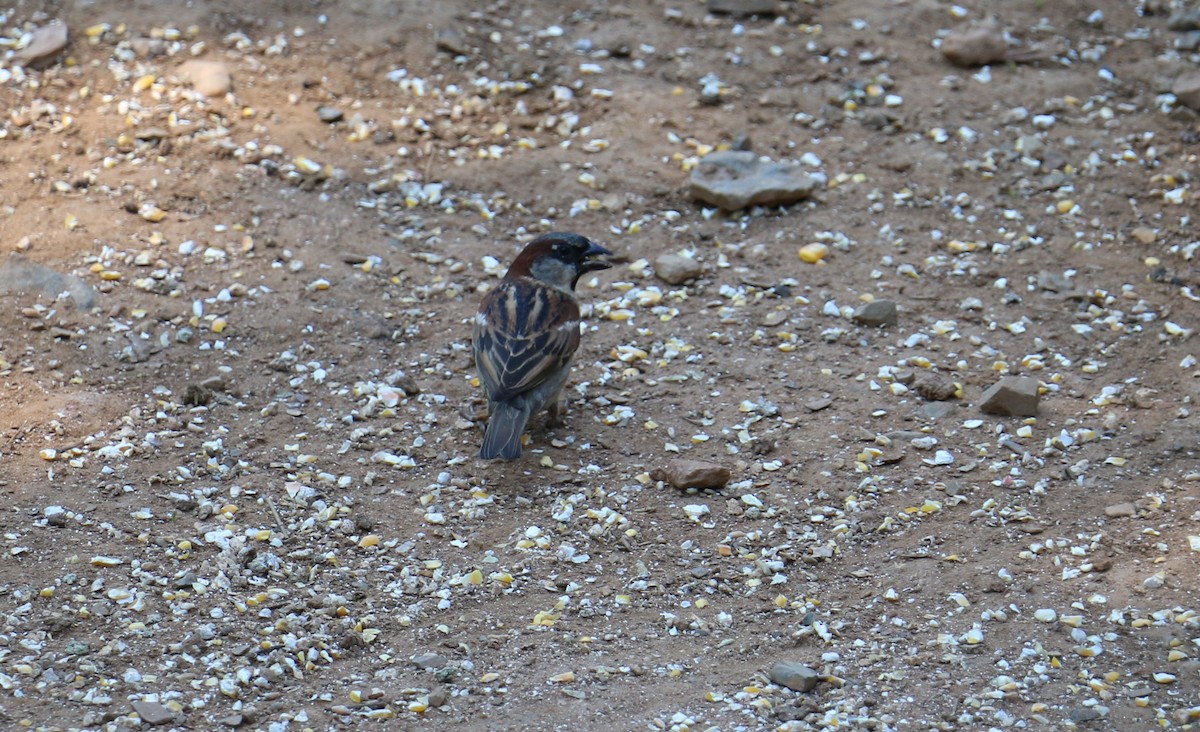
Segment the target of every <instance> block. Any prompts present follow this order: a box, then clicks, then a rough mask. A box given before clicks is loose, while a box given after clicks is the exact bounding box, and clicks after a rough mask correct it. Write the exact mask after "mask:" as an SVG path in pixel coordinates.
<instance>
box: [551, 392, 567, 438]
mask: <svg viewBox="0 0 1200 732" xmlns="http://www.w3.org/2000/svg"><path fill="white" fill-rule="evenodd" d="M566 413H567V405H566V404H564V403H563V402H561V401H559V399H558V395H557V394H555V395H554V399H553V400H551V402H550V404H549V406H547V407H546V426H547V427H549V428H551V429H553V428H555V427H561V426H562V425H563V415H565V414H566Z"/></svg>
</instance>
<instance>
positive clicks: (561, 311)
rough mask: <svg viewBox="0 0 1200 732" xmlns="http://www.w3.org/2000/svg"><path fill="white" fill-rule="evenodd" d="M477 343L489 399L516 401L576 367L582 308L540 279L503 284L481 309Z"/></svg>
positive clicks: (485, 299) (478, 363)
mask: <svg viewBox="0 0 1200 732" xmlns="http://www.w3.org/2000/svg"><path fill="white" fill-rule="evenodd" d="M473 344H474V350H475V365H476V368H477V369H478V370H479V378H480V381H482V382H483V385H484V388H485V389H486V390H487V393H488V398H489V399H491V400H492V401H497V402H499V401H506V400H508V399H512V398H513V397H515V396H519V395H521V394H524V393H525V392H528V391H529V390H531V389H533V388H535V387H537V386H538V385H540V384H541V383H543V382H544V381H546V379H548V378H550V376H552V375H553V374H555V373H556V372H557V371H558V370H559V369H561V368H562V367H563V366H565V365H566V364H567V363H569V362H570V360H571V356H572V355H573V354H574V353H575V349H577V348H578V347H579V304H578V302H576V300H575V298H574V297H572V296H571V295H570V294H568V293H566V292H564V291H562V290H559V289H557V288H553V287H548V286H546V285H543V284H541V283H539V282H536V281H534V280H530V279H522V280H516V281H506V282H503V283H501V284H500V286H499V287H497V288H496V289H495V290H493V291H492V292H490V293H488V295H487V296H486V297H485V298H484V301H483V303H482V305H481V306H480V309H479V315H478V316H476V319H475V328H474V337H473Z"/></svg>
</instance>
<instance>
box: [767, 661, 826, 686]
mask: <svg viewBox="0 0 1200 732" xmlns="http://www.w3.org/2000/svg"><path fill="white" fill-rule="evenodd" d="M769 676H770V678H771V683H774V684H779V685H780V686H786V687H787V688H789V689H791V690H793V691H812V690H813V688H814V687H816V685H817V682H818V681H820V680H821V675H820V674H819V673H817V671H816V669H813V668H810V667H809V666H806V665H805V664H803V663H800V662H798V661H780V662H779V663H776V664H775V665H774V666H772V667H771V673H770V674H769Z"/></svg>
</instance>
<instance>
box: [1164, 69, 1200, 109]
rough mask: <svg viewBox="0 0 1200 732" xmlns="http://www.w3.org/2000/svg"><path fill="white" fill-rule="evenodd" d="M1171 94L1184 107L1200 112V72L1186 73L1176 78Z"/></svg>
mask: <svg viewBox="0 0 1200 732" xmlns="http://www.w3.org/2000/svg"><path fill="white" fill-rule="evenodd" d="M1171 93H1172V94H1174V95H1175V98H1176V99H1178V100H1179V103H1180V104H1182V105H1183V106H1185V107H1187V108H1189V109H1192V110H1196V111H1200V71H1185V72H1183V73H1182V74H1180V75H1179V76H1177V77H1175V83H1173V84H1171Z"/></svg>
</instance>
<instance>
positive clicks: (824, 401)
mask: <svg viewBox="0 0 1200 732" xmlns="http://www.w3.org/2000/svg"><path fill="white" fill-rule="evenodd" d="M831 404H833V399H832V398H831V397H827V396H826V397H817V398H816V399H809V400H808V401H806V402H805V403H804V408H805V409H807V410H808V411H810V412H819V411H821V410H822V409H827V408H828V407H829V405H831Z"/></svg>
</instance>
